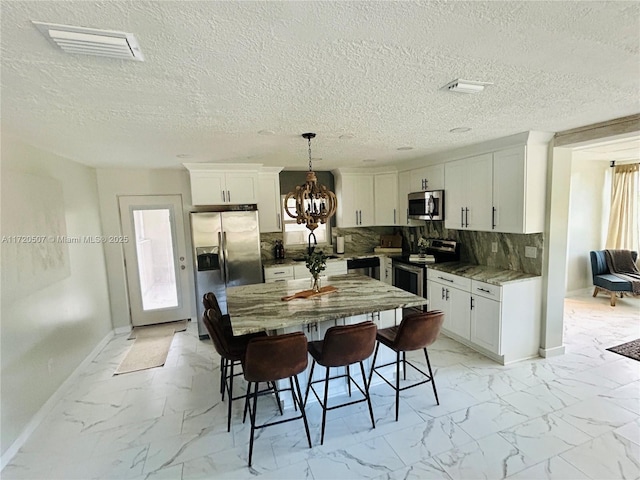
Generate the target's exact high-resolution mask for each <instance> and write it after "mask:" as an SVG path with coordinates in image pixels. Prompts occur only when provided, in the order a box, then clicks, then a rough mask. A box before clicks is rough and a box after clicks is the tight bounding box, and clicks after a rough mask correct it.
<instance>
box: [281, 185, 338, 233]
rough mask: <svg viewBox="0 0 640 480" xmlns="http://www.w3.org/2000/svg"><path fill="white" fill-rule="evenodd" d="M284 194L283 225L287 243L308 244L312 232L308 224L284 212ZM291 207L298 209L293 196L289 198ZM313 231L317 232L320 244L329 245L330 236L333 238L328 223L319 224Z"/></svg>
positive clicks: (291, 209) (291, 208)
mask: <svg viewBox="0 0 640 480" xmlns="http://www.w3.org/2000/svg"><path fill="white" fill-rule="evenodd" d="M284 197H285V196H284V195H283V196H282V200H281V202H282V204H283V212H282V218H283V222H282V226H283V238H284V244H285V245H307V243H308V242H309V233H310V232H311V231H310V230H309V229H308V228H307V226H306V225H305V224H304V223H302V224H297V223H296V221H295V220H294V219H293V218H291V217H290V216H289V215H287V214H286V213H285V212H284ZM289 209H290V211H292V212H293V211H295V209H296V201H295V199H293V198H290V199H289ZM313 233H315V234H316V240H318V245H322V244H324V245H327V244H328V243H329V238H331V235H330V233H331V230H330V227H329V225H327V224H326V223H321V224H320V225H318V228H316V229H315V230H314V231H313Z"/></svg>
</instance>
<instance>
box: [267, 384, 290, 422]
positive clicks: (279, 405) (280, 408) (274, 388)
mask: <svg viewBox="0 0 640 480" xmlns="http://www.w3.org/2000/svg"><path fill="white" fill-rule="evenodd" d="M267 385H269V386H270V387H271V388H273V393H274V394H275V396H276V402H278V410H280V415H284V413H283V412H282V404H281V403H280V392H278V386H277V385H276V382H269V383H267ZM294 405H295V403H294Z"/></svg>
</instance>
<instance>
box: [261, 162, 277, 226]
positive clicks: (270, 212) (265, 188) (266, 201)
mask: <svg viewBox="0 0 640 480" xmlns="http://www.w3.org/2000/svg"><path fill="white" fill-rule="evenodd" d="M280 170H282V168H280V167H273V168H267V167H265V168H263V169H262V170H261V171H260V172H259V173H258V217H259V219H260V232H261V233H264V232H281V231H282V208H281V205H280V201H281V200H280Z"/></svg>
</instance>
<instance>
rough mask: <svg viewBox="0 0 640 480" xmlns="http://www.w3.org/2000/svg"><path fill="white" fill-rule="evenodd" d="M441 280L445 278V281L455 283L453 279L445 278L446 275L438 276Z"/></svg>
mask: <svg viewBox="0 0 640 480" xmlns="http://www.w3.org/2000/svg"><path fill="white" fill-rule="evenodd" d="M438 278H439V279H440V280H444V281H445V282H451V283H453V280H451V279H450V278H444V277H438Z"/></svg>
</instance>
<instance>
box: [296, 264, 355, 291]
mask: <svg viewBox="0 0 640 480" xmlns="http://www.w3.org/2000/svg"><path fill="white" fill-rule="evenodd" d="M346 273H347V261H346V260H332V261H331V260H330V261H328V262H327V266H326V268H325V269H324V270H323V271H322V275H320V280H321V281H322V284H323V285H324V280H326V278H327V277H328V276H331V275H344V274H346ZM293 278H294V279H296V280H299V279H304V278H308V279H309V281H311V273H309V269H308V268H307V265H306V263H305V262H298V263H296V264H295V265H294V266H293Z"/></svg>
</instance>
